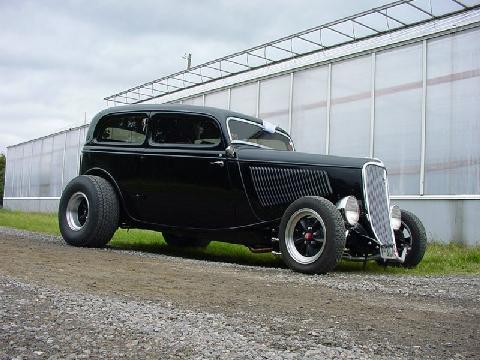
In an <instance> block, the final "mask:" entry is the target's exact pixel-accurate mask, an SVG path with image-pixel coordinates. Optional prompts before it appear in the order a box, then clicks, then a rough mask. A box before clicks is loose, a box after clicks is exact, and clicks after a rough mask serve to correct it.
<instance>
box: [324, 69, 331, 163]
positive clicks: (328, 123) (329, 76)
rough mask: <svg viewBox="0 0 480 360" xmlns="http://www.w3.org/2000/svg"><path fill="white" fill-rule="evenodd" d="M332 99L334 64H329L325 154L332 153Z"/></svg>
mask: <svg viewBox="0 0 480 360" xmlns="http://www.w3.org/2000/svg"><path fill="white" fill-rule="evenodd" d="M331 101H332V64H331V63H330V64H328V75H327V129H326V131H325V154H327V155H328V154H329V153H330V106H331Z"/></svg>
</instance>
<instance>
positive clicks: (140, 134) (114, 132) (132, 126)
mask: <svg viewBox="0 0 480 360" xmlns="http://www.w3.org/2000/svg"><path fill="white" fill-rule="evenodd" d="M147 119H148V117H147V115H146V114H118V115H108V116H105V117H104V118H102V119H101V120H100V121H99V123H98V125H97V129H96V131H95V139H96V140H97V141H98V142H114V143H123V144H137V145H140V144H143V142H144V141H145V137H146V134H147Z"/></svg>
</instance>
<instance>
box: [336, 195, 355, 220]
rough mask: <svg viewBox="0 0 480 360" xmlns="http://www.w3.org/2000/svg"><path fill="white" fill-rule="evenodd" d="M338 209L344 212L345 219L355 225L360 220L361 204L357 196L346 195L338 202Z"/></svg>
mask: <svg viewBox="0 0 480 360" xmlns="http://www.w3.org/2000/svg"><path fill="white" fill-rule="evenodd" d="M337 209H338V210H339V211H340V212H341V213H342V215H343V218H344V219H345V221H346V222H347V223H348V224H350V225H355V224H356V223H358V220H360V206H359V205H358V201H357V199H356V198H355V196H346V197H344V198H343V199H341V200H340V201H339V202H338V203H337Z"/></svg>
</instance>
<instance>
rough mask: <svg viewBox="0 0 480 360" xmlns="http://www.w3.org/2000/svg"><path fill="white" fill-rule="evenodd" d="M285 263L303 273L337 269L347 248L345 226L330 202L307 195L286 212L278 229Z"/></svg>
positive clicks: (291, 205)
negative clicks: (336, 266)
mask: <svg viewBox="0 0 480 360" xmlns="http://www.w3.org/2000/svg"><path fill="white" fill-rule="evenodd" d="M279 240H280V252H281V254H282V258H283V261H284V262H285V263H286V264H287V265H288V266H289V267H290V268H292V269H294V270H296V271H301V272H304V273H313V274H318V273H326V272H329V271H331V270H333V269H334V268H335V265H336V264H337V262H338V261H339V260H340V258H341V257H342V254H343V250H344V248H345V224H344V220H343V219H342V216H341V214H340V212H339V211H338V210H337V208H336V207H335V206H334V205H333V204H332V203H331V202H330V201H328V200H327V199H324V198H321V197H318V196H305V197H302V198H300V199H298V200H296V201H294V202H293V203H292V204H290V206H289V207H288V208H287V210H285V213H284V214H283V217H282V221H281V223H280V230H279Z"/></svg>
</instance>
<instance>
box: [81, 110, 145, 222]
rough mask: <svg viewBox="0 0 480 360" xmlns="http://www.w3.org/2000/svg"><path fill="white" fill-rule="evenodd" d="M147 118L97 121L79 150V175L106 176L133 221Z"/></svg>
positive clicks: (127, 114)
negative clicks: (97, 172)
mask: <svg viewBox="0 0 480 360" xmlns="http://www.w3.org/2000/svg"><path fill="white" fill-rule="evenodd" d="M148 117H149V114H148V113H146V112H131V113H130V112H125V113H116V114H109V115H106V116H104V117H103V118H101V119H100V120H99V122H98V125H97V127H96V129H95V133H94V135H93V139H92V141H91V143H90V144H86V146H85V147H84V149H83V161H82V173H86V172H88V171H91V170H93V169H103V170H104V171H106V172H108V173H109V174H110V176H112V177H113V179H114V180H115V182H116V183H117V185H118V186H119V188H120V191H121V192H122V194H123V199H124V201H125V204H126V206H127V210H128V212H129V214H130V215H132V216H133V217H134V218H137V217H138V215H139V214H138V209H139V207H138V205H139V204H138V197H139V192H138V191H139V187H140V186H141V174H140V168H139V159H140V157H141V155H142V154H143V151H144V145H145V142H146V138H147V122H148Z"/></svg>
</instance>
